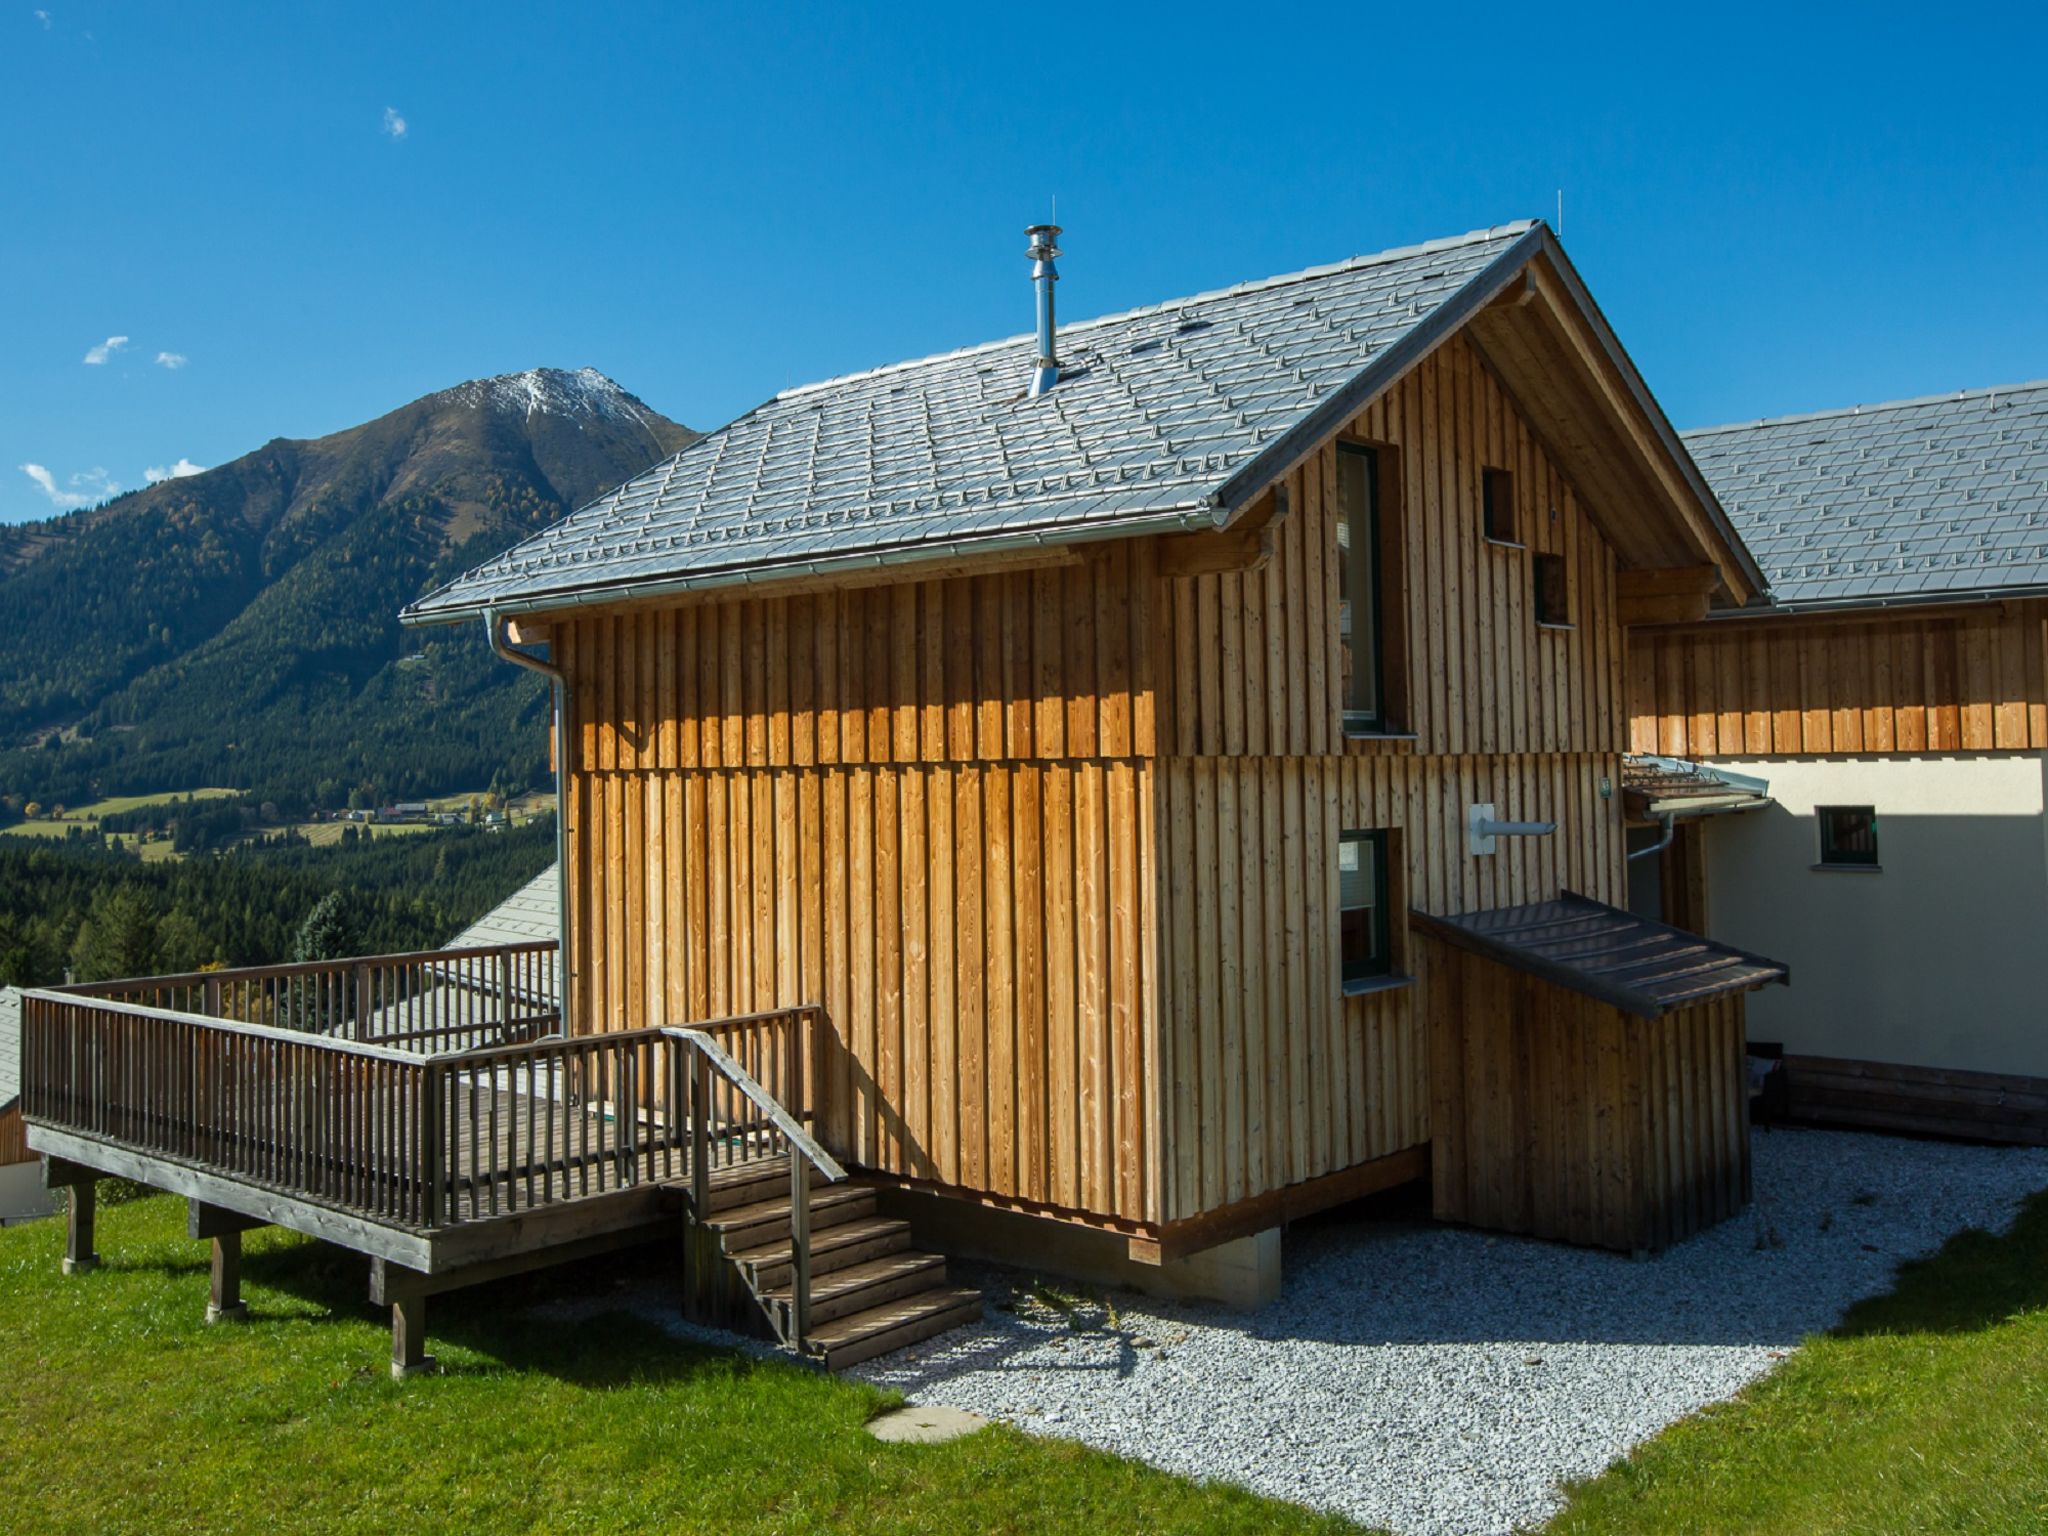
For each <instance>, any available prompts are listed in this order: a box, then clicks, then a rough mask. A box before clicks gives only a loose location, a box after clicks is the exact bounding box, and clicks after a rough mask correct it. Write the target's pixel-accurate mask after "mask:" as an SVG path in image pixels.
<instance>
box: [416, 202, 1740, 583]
mask: <svg viewBox="0 0 2048 1536" xmlns="http://www.w3.org/2000/svg"><path fill="white" fill-rule="evenodd" d="M1538 251H1543V252H1547V253H1549V254H1550V255H1552V257H1553V258H1554V259H1555V260H1556V261H1557V262H1558V263H1559V264H1560V266H1561V267H1562V266H1564V263H1563V253H1562V252H1561V251H1560V250H1558V248H1557V246H1556V242H1555V241H1554V240H1553V239H1552V238H1551V236H1550V234H1549V231H1548V230H1547V229H1545V228H1544V227H1543V226H1542V225H1541V224H1539V223H1534V222H1522V223H1517V224H1508V225H1503V226H1501V227H1499V228H1497V229H1489V230H1481V231H1478V232H1476V233H1473V234H1469V235H1461V236H1459V237H1457V238H1456V239H1450V240H1438V241H1433V242H1431V243H1429V244H1427V245H1417V246H1409V247H1405V248H1403V249H1400V250H1391V251H1382V252H1380V253H1379V254H1377V255H1372V256H1360V257H1357V258H1354V259H1353V260H1351V261H1347V262H1341V263H1338V264H1337V265H1335V266H1327V267H1316V268H1311V269H1310V270H1308V271H1305V272H1296V273H1293V274H1291V275H1288V276H1285V277H1275V278H1269V279H1267V280H1266V281H1263V282H1256V283H1245V284H1242V285H1240V286H1238V287H1235V288H1227V289H1223V290H1220V291H1218V292H1214V293H1205V294H1198V295H1195V296H1194V297H1192V298H1186V299H1176V300H1174V301H1172V302H1170V303H1166V304H1158V305H1153V306H1151V307H1149V308H1145V309H1137V310H1132V311H1130V312H1129V313H1127V314H1121V315H1113V316H1110V317H1108V318H1106V319H1101V320H1092V321H1087V322H1083V323H1080V324H1070V325H1065V326H1063V327H1062V328H1061V330H1060V333H1059V353H1060V360H1061V364H1062V367H1061V371H1060V379H1059V383H1058V384H1057V385H1056V386H1055V387H1054V388H1053V389H1052V390H1050V391H1049V392H1047V393H1046V394H1045V395H1043V396H1041V397H1039V398H1038V399H1036V400H1033V399H1028V398H1026V397H1025V395H1024V387H1025V382H1026V377H1027V371H1028V369H1029V367H1030V364H1031V361H1032V359H1033V357H1034V356H1035V352H1036V348H1035V344H1034V340H1033V338H1032V337H1030V336H1017V337H1013V338H1011V339H1009V340H1007V341H999V342H992V343H989V344H988V345H985V346H979V347H972V348H968V349H967V350H965V351H959V352H949V353H946V354H944V355H942V356H938V357H930V358H925V359H923V360H921V361H917V362H909V363H901V364H898V365H896V366H894V367H889V368H879V369H876V370H874V371H872V372H869V373H859V374H851V375H848V376H846V377H844V378H839V379H833V380H830V381H828V382H826V383H822V384H813V385H807V386H805V387H804V388H801V389H792V390H787V391H785V392H784V393H782V394H779V395H777V396H776V397H775V398H774V399H772V400H770V401H769V402H768V403H767V404H765V405H763V406H761V407H760V408H758V409H757V410H754V411H751V412H749V413H748V414H747V415H745V416H742V417H741V418H739V420H737V421H735V422H733V423H731V424H730V425H728V426H725V427H722V428H720V429H719V430H718V431H715V432H712V433H710V434H709V435H708V436H706V437H704V438H702V439H700V440H699V441H697V442H695V443H693V444H691V445H690V446H689V447H688V448H686V449H684V450H683V451H682V452H681V453H679V454H677V455H676V456H675V457H674V458H671V459H668V460H666V461H665V462H663V463H661V464H658V465H656V466H655V467H654V468H653V469H651V470H649V471H647V473H645V474H643V475H641V476H639V477H638V478H637V479H635V480H632V481H629V482H628V483H626V484H625V485H623V486H621V487H619V488H618V489H617V490H616V491H614V492H612V493H611V494H610V495H608V496H605V497H602V498H600V499H599V500H598V501H595V502H593V503H591V504H590V505H589V506H587V507H584V508H583V509H581V510H580V511H578V512H575V513H573V514H571V515H570V516H569V517H567V518H565V519H563V520H562V521H561V522H559V523H557V524H555V525H554V526H553V527H551V528H549V529H547V530H546V531H544V532H542V533H539V534H536V535H535V536H534V537H533V538H530V539H528V540H527V541H526V542H525V543H523V544H521V545H519V546H518V547H517V548H515V549H512V550H510V551H508V552H507V553H505V554H503V555H500V556H499V557H498V558H496V559H494V560H490V561H487V562H486V563H484V564H483V565H481V566H478V567H477V568H476V569H475V570H473V571H471V572H469V573H468V574H467V575H465V576H463V577H461V578H460V579H458V580H457V581H455V582H453V583H451V584H450V585H448V586H446V587H444V588H442V589H441V590H440V591H438V592H435V593H433V594H431V595H429V596H428V597H425V598H423V599H421V600H420V601H419V602H417V603H414V604H413V605H412V606H411V607H410V608H408V609H407V610H406V612H405V614H404V615H403V617H404V619H405V620H406V621H407V622H409V623H416V624H417V623H434V622H440V621H445V620H451V619H456V618H461V617H465V616H474V615H476V614H478V613H481V612H483V611H484V610H486V609H487V608H494V607H495V608H500V609H503V610H505V611H508V612H515V613H516V612H535V611H541V610H545V609H548V608H551V607H553V608H559V607H564V606H568V605H571V604H573V603H574V602H576V601H578V600H579V599H580V600H589V599H592V598H594V597H596V596H598V595H600V594H601V595H603V596H604V597H605V598H608V599H609V598H617V597H622V596H629V595H632V594H633V593H634V592H636V591H640V590H645V589H646V588H648V587H654V588H658V589H660V590H663V591H669V590H675V589H677V588H678V587H682V586H691V585H695V586H716V585H728V584H736V583H740V582H747V581H761V580H773V579H780V578H787V577H789V576H792V575H805V574H809V573H812V572H815V571H822V570H828V569H835V568H846V567H849V566H851V567H859V566H874V565H879V564H884V563H890V562H897V561H904V560H915V559H920V558H929V557H933V556H937V555H945V554H952V553H969V552H979V551H987V550H993V549H999V548H1004V547H1012V546H1016V545H1020V544H1033V543H1053V544H1060V543H1070V542H1073V541H1075V540H1077V539H1083V538H1089V537H1101V536H1106V535H1112V534H1131V533H1139V532H1147V531H1152V532H1157V531H1164V530H1167V529H1178V528H1200V527H1210V526H1214V525H1216V524H1217V523H1219V522H1223V521H1226V520H1227V519H1228V517H1229V516H1230V514H1231V513H1232V512H1234V511H1235V510H1236V509H1237V508H1238V507H1240V506H1242V505H1244V504H1245V503H1246V502H1247V501H1249V500H1250V499H1251V498H1252V497H1253V496H1255V495H1256V494H1257V493H1258V492H1259V491H1261V490H1263V489H1264V487H1265V485H1266V484H1268V483H1269V482H1270V480H1271V479H1272V478H1273V477H1274V476H1276V475H1277V474H1279V473H1281V472H1282V471H1284V470H1285V469H1286V468H1287V467H1288V466H1289V465H1290V464H1291V462H1292V461H1293V459H1294V458H1295V457H1296V456H1298V454H1299V453H1301V452H1303V451H1305V450H1306V449H1307V448H1308V447H1309V446H1312V445H1313V444H1314V443H1315V442H1316V441H1319V440H1320V439H1321V438H1322V437H1324V436H1327V435H1328V434H1329V433H1330V432H1333V431H1335V430H1336V429H1337V428H1338V427H1339V426H1341V425H1342V423H1343V422H1344V421H1345V420H1347V419H1348V418H1349V417H1350V416H1351V415H1352V414H1354V413H1355V412H1356V410H1357V409H1358V408H1359V407H1360V406H1362V405H1363V404H1364V403H1365V402H1366V401H1367V400H1369V399H1370V398H1371V397H1372V395H1374V394H1376V393H1377V392H1378V390H1379V389H1380V388H1382V387H1384V385H1385V383H1387V382H1388V381H1390V380H1391V379H1393V378H1394V377H1396V376H1397V375H1398V374H1399V373H1400V372H1401V371H1402V370H1404V369H1405V368H1407V367H1408V366H1409V365H1410V364H1412V363H1413V362H1414V361H1415V360H1416V359H1418V358H1419V357H1421V356H1422V355H1423V354H1424V353H1425V352H1427V351H1428V350H1430V349H1431V348H1432V347H1434V346H1435V345H1436V344H1437V343H1438V342H1440V341H1441V340H1443V339H1444V337H1446V336H1447V335H1449V334H1450V332H1451V331H1452V330H1454V329H1456V328H1457V326H1458V325H1460V324H1462V323H1463V322H1464V320H1466V319H1467V318H1469V317H1470V316H1471V315H1472V314H1473V313H1475V312H1477V311H1478V310H1479V309H1480V308H1482V307H1483V306H1484V305H1485V304H1486V303H1487V301H1488V300H1490V299H1491V298H1493V297H1494V296H1496V295H1497V294H1498V293H1499V292H1500V291H1501V290H1502V289H1503V288H1504V287H1505V286H1506V285H1507V284H1508V283H1509V282H1510V281H1511V280H1512V279H1513V277H1514V276H1515V274H1516V273H1517V272H1518V271H1519V270H1521V268H1522V267H1523V266H1524V265H1525V264H1526V263H1527V262H1528V261H1529V259H1530V257H1531V256H1532V255H1534V254H1535V253H1537V252H1538ZM1567 270H1568V269H1567ZM1018 290H1019V293H1018V297H1019V302H1020V304H1021V303H1022V300H1023V273H1022V269H1021V265H1020V269H1019V274H1018ZM1630 377H1631V378H1632V377H1633V375H1632V374H1631V375H1630ZM1638 382H1639V381H1638ZM1644 399H1645V400H1647V395H1646V393H1645V394H1644ZM1650 409H1651V410H1654V407H1650ZM1655 419H1656V420H1657V421H1658V422H1659V423H1661V422H1662V417H1661V415H1658V416H1656V418H1655ZM1670 446H1671V451H1672V455H1673V458H1674V461H1676V462H1678V463H1679V464H1680V465H1681V467H1682V470H1683V472H1684V473H1686V474H1690V473H1691V472H1692V471H1691V466H1690V465H1689V464H1686V463H1684V454H1683V452H1682V451H1681V450H1679V449H1678V447H1677V440H1676V437H1675V435H1674V436H1672V438H1671V444H1670ZM1698 494H1699V495H1700V497H1701V498H1702V500H1703V501H1707V502H1711V499H1712V498H1711V495H1710V493H1708V492H1707V490H1706V487H1705V484H1704V482H1700V483H1699V484H1698ZM1710 515H1711V517H1713V518H1715V519H1718V518H1719V517H1720V515H1721V514H1720V512H1719V509H1718V508H1712V509H1711V512H1710ZM1730 542H1731V543H1732V539H1731V541H1730Z"/></svg>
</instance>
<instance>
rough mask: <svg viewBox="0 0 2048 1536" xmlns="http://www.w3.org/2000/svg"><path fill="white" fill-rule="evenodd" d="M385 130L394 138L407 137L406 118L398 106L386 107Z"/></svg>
mask: <svg viewBox="0 0 2048 1536" xmlns="http://www.w3.org/2000/svg"><path fill="white" fill-rule="evenodd" d="M384 131H385V132H386V133H388V134H390V135H391V137H392V138H394V139H402V138H404V137H405V119H404V117H402V116H400V114H399V111H398V108H396V107H386V108H385V109H384Z"/></svg>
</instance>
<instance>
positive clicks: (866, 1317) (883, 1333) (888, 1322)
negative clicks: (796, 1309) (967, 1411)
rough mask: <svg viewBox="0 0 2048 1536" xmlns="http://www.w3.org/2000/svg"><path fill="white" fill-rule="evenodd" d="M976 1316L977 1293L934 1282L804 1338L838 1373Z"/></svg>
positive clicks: (979, 1298)
mask: <svg viewBox="0 0 2048 1536" xmlns="http://www.w3.org/2000/svg"><path fill="white" fill-rule="evenodd" d="M980 1316H981V1292H980V1291H976V1290H968V1289H965V1288H961V1287H956V1286H938V1287H934V1288H933V1289H931V1290H928V1291H920V1292H919V1293H918V1294H916V1295H914V1296H910V1297H907V1298H905V1299H902V1300H898V1301H890V1302H885V1303H883V1304H882V1305H881V1306H878V1307H870V1308H868V1309H867V1310H866V1311H865V1312H855V1313H852V1314H850V1315H849V1316H846V1317H842V1318H837V1319H834V1320H833V1321H832V1322H829V1323H826V1324H825V1325H824V1326H823V1327H814V1328H812V1329H811V1332H810V1337H809V1338H807V1339H806V1340H805V1341H804V1342H805V1345H806V1347H807V1348H808V1350H809V1352H810V1353H811V1354H812V1355H814V1356H816V1357H817V1358H819V1359H820V1360H822V1361H823V1362H824V1365H825V1368H826V1369H827V1370H832V1371H836V1370H840V1369H843V1368H844V1367H846V1366H849V1365H858V1364H859V1363H860V1362H861V1361H863V1360H872V1359H874V1357H875V1356H877V1355H886V1354H888V1353H889V1352H890V1351H891V1350H897V1349H902V1348H903V1347H904V1346H905V1345H907V1344H915V1343H917V1342H918V1341H919V1340H920V1339H929V1338H931V1337H932V1336H933V1335H935V1334H940V1333H944V1332H946V1331H947V1330H948V1329H950V1328H958V1327H959V1326H960V1325H961V1324H963V1323H971V1322H974V1321H975V1320H976V1319H977V1318H979V1317H980Z"/></svg>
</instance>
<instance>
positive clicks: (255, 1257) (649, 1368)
mask: <svg viewBox="0 0 2048 1536" xmlns="http://www.w3.org/2000/svg"><path fill="white" fill-rule="evenodd" d="M105 1246H106V1245H103V1247H105ZM108 1258H109V1261H110V1267H111V1268H115V1269H120V1270H127V1271H131V1272H137V1273H153V1274H157V1275H161V1276H163V1277H165V1279H166V1280H167V1281H170V1282H173V1283H177V1284H180V1285H183V1286H186V1287H188V1288H189V1289H190V1292H191V1296H192V1305H193V1308H194V1310H195V1311H197V1310H198V1309H199V1308H201V1307H203V1306H204V1303H205V1298H206V1274H207V1248H206V1245H205V1244H204V1243H201V1242H194V1243H192V1244H191V1247H190V1249H189V1257H187V1256H186V1254H185V1253H184V1252H182V1251H179V1250H171V1251H169V1252H165V1251H164V1250H161V1249H159V1250H158V1251H157V1252H155V1253H151V1254H138V1255H134V1256H130V1257H123V1256H121V1255H120V1254H119V1247H118V1239H116V1240H115V1243H114V1245H113V1247H112V1249H111V1250H110V1251H109V1252H108ZM679 1263H680V1254H679V1252H677V1251H676V1250H674V1249H671V1248H668V1247H665V1246H664V1245H662V1244H658V1243H656V1244H649V1245H647V1246H645V1247H642V1248H636V1249H629V1250H625V1251H622V1252H619V1253H615V1254H610V1255H606V1256H604V1257H601V1258H594V1259H585V1260H580V1261H576V1262H572V1263H568V1264H562V1265H557V1266H555V1267H553V1268H550V1269H543V1270H536V1271H533V1272H530V1273H528V1274H524V1275H515V1276H512V1277H509V1278H507V1279H503V1280H494V1281H490V1282H487V1283H485V1284H482V1285H476V1286H469V1287H466V1288H464V1289H462V1290H458V1291H447V1292H443V1293H441V1294H439V1295H436V1296H433V1297H430V1298H429V1299H428V1302H427V1341H428V1342H427V1347H428V1349H429V1351H434V1350H435V1349H436V1347H437V1346H441V1350H440V1352H441V1355H442V1358H443V1361H444V1366H445V1367H446V1368H447V1370H448V1374H451V1375H459V1376H478V1375H495V1374H500V1373H525V1372H539V1373H542V1374H544V1375H548V1376H552V1377H554V1378H556V1379H558V1380H561V1381H564V1382H566V1383H568V1384H570V1385H574V1386H578V1387H582V1388H586V1389H590V1390H598V1391H602V1390H611V1389H617V1388H625V1387H637V1386H644V1385H648V1384H652V1383H660V1382H668V1381H676V1380H680V1379H684V1378H705V1377H712V1376H717V1377H722V1378H729V1379H743V1378H745V1377H747V1376H750V1375H752V1374H754V1373H755V1372H756V1371H759V1370H763V1369H768V1370H803V1368H802V1367H799V1366H796V1365H794V1364H792V1363H790V1362H785V1361H781V1360H778V1359H773V1358H762V1357H757V1356H754V1355H751V1354H749V1353H747V1352H746V1351H745V1350H744V1349H743V1348H739V1347H721V1346H719V1345H716V1344H712V1343H706V1342H698V1341H695V1340H691V1339H685V1338H678V1337H676V1336H675V1335H673V1334H671V1333H669V1332H667V1331H665V1330H664V1329H663V1328H662V1327H661V1326H660V1325H659V1323H658V1322H657V1321H656V1320H654V1319H652V1318H650V1317H648V1316H647V1315H645V1298H646V1297H647V1296H649V1295H656V1296H661V1297H663V1298H664V1300H665V1301H673V1302H674V1304H675V1306H676V1308H677V1313H678V1315H680V1300H679V1298H677V1297H676V1295H675V1290H674V1285H673V1282H674V1281H675V1279H676V1277H677V1273H678V1265H679ZM242 1281H243V1295H244V1299H245V1300H248V1301H249V1303H250V1315H249V1323H250V1326H252V1327H255V1328H258V1329H261V1328H262V1327H264V1326H265V1325H266V1324H272V1323H274V1324H278V1325H289V1326H294V1327H306V1326H311V1327H316V1328H318V1327H328V1326H335V1325H360V1324H368V1325H369V1326H370V1327H372V1328H379V1327H381V1326H386V1325H388V1322H389V1317H390V1314H389V1312H388V1310H387V1309H385V1308H382V1307H377V1306H374V1305H372V1304H371V1302H370V1300H369V1262H368V1260H366V1259H365V1258H364V1257H363V1256H362V1255H360V1254H356V1253H351V1252H350V1251H348V1250H347V1249H345V1248H339V1247H336V1246H334V1245H332V1244H329V1243H324V1242H321V1241H319V1240H317V1239H314V1238H310V1237H302V1236H300V1235H298V1234H284V1235H281V1236H258V1235H257V1234H251V1239H250V1240H249V1241H248V1244H247V1246H246V1248H245V1251H244V1253H243V1259H242ZM252 1290H253V1291H255V1292H256V1293H257V1294H255V1295H253V1296H252V1295H251V1292H252ZM265 1290H269V1291H275V1292H278V1293H281V1294H282V1295H284V1296H288V1297H290V1298H292V1299H293V1300H294V1301H295V1302H297V1303H301V1304H303V1306H304V1307H306V1308H307V1309H308V1310H294V1311H292V1312H291V1313H289V1314H286V1315H271V1316H266V1315H265V1310H264V1306H263V1299H262V1296H261V1292H262V1291H265ZM550 1308H552V1309H553V1310H552V1313H551V1311H550ZM449 1346H453V1347H455V1348H457V1349H459V1350H460V1351H461V1355H462V1358H459V1359H456V1360H450V1359H449V1354H450V1349H449ZM383 1360H384V1356H383V1354H382V1353H381V1352H380V1351H377V1349H376V1346H374V1345H373V1346H371V1348H370V1349H369V1350H366V1351H365V1353H364V1358H363V1360H362V1362H361V1363H362V1365H363V1367H364V1368H366V1369H367V1368H379V1367H381V1365H382V1363H383Z"/></svg>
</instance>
